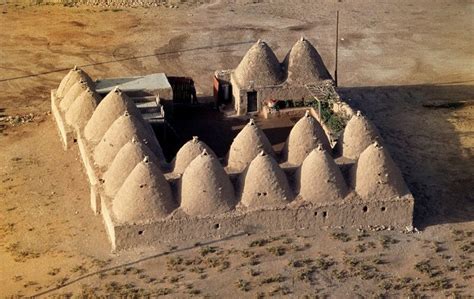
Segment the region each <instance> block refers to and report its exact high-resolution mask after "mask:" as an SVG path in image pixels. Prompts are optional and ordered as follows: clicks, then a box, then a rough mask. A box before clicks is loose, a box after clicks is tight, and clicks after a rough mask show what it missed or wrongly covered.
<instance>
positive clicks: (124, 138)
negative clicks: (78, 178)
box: [94, 112, 163, 168]
mask: <svg viewBox="0 0 474 299" xmlns="http://www.w3.org/2000/svg"><path fill="white" fill-rule="evenodd" d="M132 138H135V139H136V140H139V141H140V142H143V143H144V144H146V145H147V146H148V147H149V148H150V149H151V151H152V152H153V153H155V155H156V156H157V157H158V159H159V160H160V161H161V159H160V155H162V153H163V152H162V150H161V146H160V144H159V143H158V141H157V139H156V136H155V135H151V134H150V132H149V130H147V128H146V126H145V124H144V120H143V118H137V117H135V116H133V115H130V114H128V113H127V112H126V113H125V114H124V115H122V116H120V117H119V118H118V119H117V120H115V121H114V122H113V124H112V125H111V126H110V128H109V129H108V130H107V132H106V133H105V135H104V137H103V138H102V139H101V141H100V142H99V144H97V146H96V147H95V149H94V161H95V164H96V165H97V166H99V167H102V168H103V167H105V168H107V167H108V166H109V165H110V164H111V163H112V161H113V159H114V158H115V156H116V155H117V153H118V152H119V150H120V149H121V148H122V147H123V146H124V145H125V144H126V143H127V142H128V141H130V140H131V139H132Z"/></svg>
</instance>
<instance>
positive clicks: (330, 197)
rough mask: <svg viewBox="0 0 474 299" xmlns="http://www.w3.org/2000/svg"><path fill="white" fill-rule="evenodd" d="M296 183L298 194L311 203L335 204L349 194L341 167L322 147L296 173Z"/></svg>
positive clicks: (314, 151)
mask: <svg viewBox="0 0 474 299" xmlns="http://www.w3.org/2000/svg"><path fill="white" fill-rule="evenodd" d="M296 181H297V188H296V189H297V192H298V193H299V194H300V196H301V197H302V199H303V200H305V201H309V202H314V203H329V202H334V201H337V200H341V199H343V198H344V196H345V195H346V194H347V192H348V190H347V186H346V182H345V181H344V178H343V176H342V173H341V170H340V169H339V166H337V164H336V163H335V162H334V160H333V159H332V157H331V155H329V154H328V153H327V152H326V151H325V150H324V149H323V148H322V147H321V146H319V147H318V148H317V149H314V150H313V151H312V152H311V153H310V154H309V155H308V157H306V159H305V160H304V162H303V164H302V165H301V167H300V169H299V170H298V171H297V173H296Z"/></svg>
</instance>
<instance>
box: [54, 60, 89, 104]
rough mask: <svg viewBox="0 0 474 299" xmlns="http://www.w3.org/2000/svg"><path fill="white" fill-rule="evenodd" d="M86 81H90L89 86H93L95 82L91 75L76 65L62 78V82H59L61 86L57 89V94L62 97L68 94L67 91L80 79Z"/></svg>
mask: <svg viewBox="0 0 474 299" xmlns="http://www.w3.org/2000/svg"><path fill="white" fill-rule="evenodd" d="M81 80H82V81H85V82H87V83H88V85H89V86H93V85H94V82H93V81H92V79H91V77H89V75H88V74H87V73H86V72H84V71H83V70H81V69H80V68H78V67H76V66H75V67H74V68H73V69H71V70H70V71H69V73H67V75H66V76H65V77H64V78H63V79H62V80H61V83H59V87H58V89H57V90H56V96H58V97H59V98H62V97H64V96H65V95H66V93H67V92H68V91H69V89H71V87H72V86H73V85H74V84H75V83H77V82H79V81H81Z"/></svg>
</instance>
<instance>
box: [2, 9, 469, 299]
mask: <svg viewBox="0 0 474 299" xmlns="http://www.w3.org/2000/svg"><path fill="white" fill-rule="evenodd" d="M185 2H186V1H185ZM336 10H339V11H340V14H341V20H340V38H341V39H340V51H339V68H338V73H339V82H338V83H339V86H340V92H341V94H342V95H343V96H344V98H345V99H347V100H348V101H349V103H350V104H351V105H352V106H354V107H357V108H358V109H360V110H361V111H362V112H363V113H365V114H366V115H368V117H369V118H370V119H372V120H373V122H374V123H375V125H376V126H377V127H378V128H379V129H380V131H381V134H382V135H383V138H384V139H385V143H386V145H387V147H388V148H389V150H390V152H391V153H392V156H393V158H394V159H395V160H396V162H397V163H398V165H399V166H400V168H401V170H402V172H403V175H404V177H405V180H406V181H407V184H408V186H409V188H410V190H411V191H412V193H413V195H414V197H415V200H416V204H415V219H414V225H415V227H416V228H418V229H419V232H413V233H407V232H401V231H400V230H381V231H376V230H375V229H373V230H371V229H368V230H354V229H347V228H340V229H329V228H326V227H322V228H321V229H320V230H318V231H285V232H277V233H272V234H262V233H253V232H247V233H245V234H242V235H237V236H233V237H231V238H226V239H221V240H202V241H200V242H193V243H182V244H181V243H180V244H168V245H163V246H162V247H159V248H140V249H137V250H133V251H127V252H118V253H113V252H111V251H110V245H109V242H108V240H107V235H106V232H105V228H104V226H103V223H102V220H101V218H100V217H96V216H94V215H93V213H92V211H91V209H90V208H89V188H88V184H87V179H86V175H85V174H84V172H83V169H82V165H81V162H80V158H79V153H78V150H77V148H73V149H72V150H70V151H67V152H65V151H63V149H62V146H61V143H60V140H59V137H58V134H57V131H56V128H55V124H54V120H53V119H52V116H51V115H50V90H51V89H53V88H55V87H56V86H57V85H58V84H59V82H60V80H61V78H62V77H63V76H64V75H65V74H66V72H67V70H68V69H69V68H71V67H72V66H73V65H78V66H81V67H82V68H83V69H84V70H85V71H86V72H88V73H89V74H90V75H91V76H92V77H93V78H96V79H98V78H106V77H115V76H130V75H140V74H147V73H153V72H165V73H167V74H169V75H178V76H190V77H193V79H194V81H195V82H196V84H197V91H198V96H202V97H208V96H210V95H211V92H212V76H213V72H214V71H215V70H219V69H229V68H234V67H235V66H236V65H237V64H238V62H239V60H240V58H241V57H242V56H243V55H244V54H245V52H246V51H247V49H248V48H249V47H250V45H251V44H252V43H254V42H255V41H256V40H257V39H259V38H262V39H264V40H265V41H267V42H268V43H269V45H270V46H271V47H272V48H273V49H274V51H275V52H276V54H277V56H278V57H279V58H280V59H282V58H283V57H284V55H285V54H286V52H287V51H288V50H289V49H290V47H291V46H292V45H293V44H294V43H295V42H296V41H297V39H298V38H299V37H300V36H302V35H303V36H305V37H306V38H308V39H309V40H310V41H311V42H313V43H314V44H315V45H316V47H317V49H318V50H319V52H320V53H321V55H322V57H323V59H324V61H325V62H326V64H327V66H328V68H329V70H330V71H331V73H333V71H334V45H335V39H334V34H335V15H336ZM473 20H474V4H472V2H471V1H461V0H458V1H453V0H439V1H431V0H417V1H407V0H400V1H375V0H364V1H363V0H354V1H345V0H342V1H335V0H334V1H329V0H324V1H323V0H295V1H288V0H259V1H250V0H222V1H211V3H208V4H202V5H197V4H186V3H185V4H182V5H178V6H177V7H176V8H166V7H157V8H150V9H145V8H120V9H111V8H108V9H106V8H98V7H84V6H80V7H63V6H62V5H37V6H22V5H15V4H12V3H11V1H9V2H6V1H0V28H1V30H0V295H1V296H7V297H9V296H11V297H19V296H35V295H36V296H44V297H49V296H60V295H62V296H75V297H81V296H85V295H115V296H119V295H122V296H125V295H129V296H132V295H137V296H138V295H149V296H153V297H155V296H166V297H168V298H185V297H190V296H194V297H198V298H201V297H207V298H216V297H219V298H236V297H245V298H247V297H250V298H264V297H270V296H276V297H283V296H291V297H294V298H304V297H305V296H306V298H321V297H329V298H354V297H361V298H366V297H377V298H379V297H381V298H384V297H388V298H398V297H410V298H413V297H420V296H427V297H436V298H444V297H451V298H461V297H462V298H468V297H473V296H474V267H473V264H474V262H473V257H474V187H473V186H474V158H473V157H474V36H473V34H472V32H473V29H474V21H473Z"/></svg>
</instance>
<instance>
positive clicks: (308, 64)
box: [283, 37, 331, 83]
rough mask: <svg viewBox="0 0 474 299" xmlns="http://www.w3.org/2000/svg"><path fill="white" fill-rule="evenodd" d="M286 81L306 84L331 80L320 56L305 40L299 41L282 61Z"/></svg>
mask: <svg viewBox="0 0 474 299" xmlns="http://www.w3.org/2000/svg"><path fill="white" fill-rule="evenodd" d="M283 65H284V67H285V69H286V71H287V74H288V77H287V79H288V80H289V81H292V82H298V83H307V82H314V81H321V80H327V79H331V75H330V74H329V72H328V70H327V68H326V66H325V65H324V62H323V59H322V58H321V55H319V53H318V51H317V50H316V49H315V48H314V47H313V45H312V44H311V43H310V42H309V41H308V40H306V39H305V38H303V37H302V38H301V39H299V40H298V41H297V42H296V43H295V44H294V45H293V47H292V48H291V50H290V51H289V52H288V54H287V55H286V57H285V60H284V61H283Z"/></svg>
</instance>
